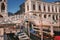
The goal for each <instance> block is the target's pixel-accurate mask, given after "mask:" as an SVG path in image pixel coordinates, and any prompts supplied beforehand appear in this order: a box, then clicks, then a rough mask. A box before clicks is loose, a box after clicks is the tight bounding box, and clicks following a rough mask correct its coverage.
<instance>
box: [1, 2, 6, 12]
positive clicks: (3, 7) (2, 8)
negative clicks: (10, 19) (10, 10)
mask: <svg viewBox="0 0 60 40" xmlns="http://www.w3.org/2000/svg"><path fill="white" fill-rule="evenodd" d="M4 10H5V5H4V3H2V4H1V12H4Z"/></svg>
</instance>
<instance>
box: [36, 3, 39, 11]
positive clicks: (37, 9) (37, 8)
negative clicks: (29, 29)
mask: <svg viewBox="0 0 60 40" xmlns="http://www.w3.org/2000/svg"><path fill="white" fill-rule="evenodd" d="M38 6H39V5H38V3H37V2H36V11H39V7H38Z"/></svg>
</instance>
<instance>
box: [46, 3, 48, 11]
mask: <svg viewBox="0 0 60 40" xmlns="http://www.w3.org/2000/svg"><path fill="white" fill-rule="evenodd" d="M46 12H48V5H47V4H46Z"/></svg>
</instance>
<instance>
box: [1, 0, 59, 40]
mask: <svg viewBox="0 0 60 40" xmlns="http://www.w3.org/2000/svg"><path fill="white" fill-rule="evenodd" d="M0 5H1V6H0V16H1V17H3V18H0V40H4V33H6V34H7V33H16V32H17V31H19V30H20V29H19V28H20V24H23V25H24V26H25V29H28V34H29V36H30V23H32V29H33V30H35V31H38V32H39V35H41V34H42V35H43V33H46V34H49V35H51V36H54V34H55V31H57V32H60V25H59V24H60V2H54V3H47V2H42V1H40V0H26V1H25V6H24V7H23V8H22V9H24V8H25V9H24V11H23V10H22V11H23V12H24V13H23V14H21V15H13V16H9V17H8V13H7V0H1V1H0ZM26 21H28V23H27V22H26ZM36 28H37V29H39V30H37V29H36ZM16 29H19V30H16ZM46 30H49V32H47V31H46Z"/></svg>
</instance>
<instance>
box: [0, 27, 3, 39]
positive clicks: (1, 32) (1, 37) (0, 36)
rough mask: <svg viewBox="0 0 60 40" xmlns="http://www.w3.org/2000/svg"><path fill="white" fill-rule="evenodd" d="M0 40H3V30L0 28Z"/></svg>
mask: <svg viewBox="0 0 60 40" xmlns="http://www.w3.org/2000/svg"><path fill="white" fill-rule="evenodd" d="M0 40H4V28H0Z"/></svg>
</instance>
